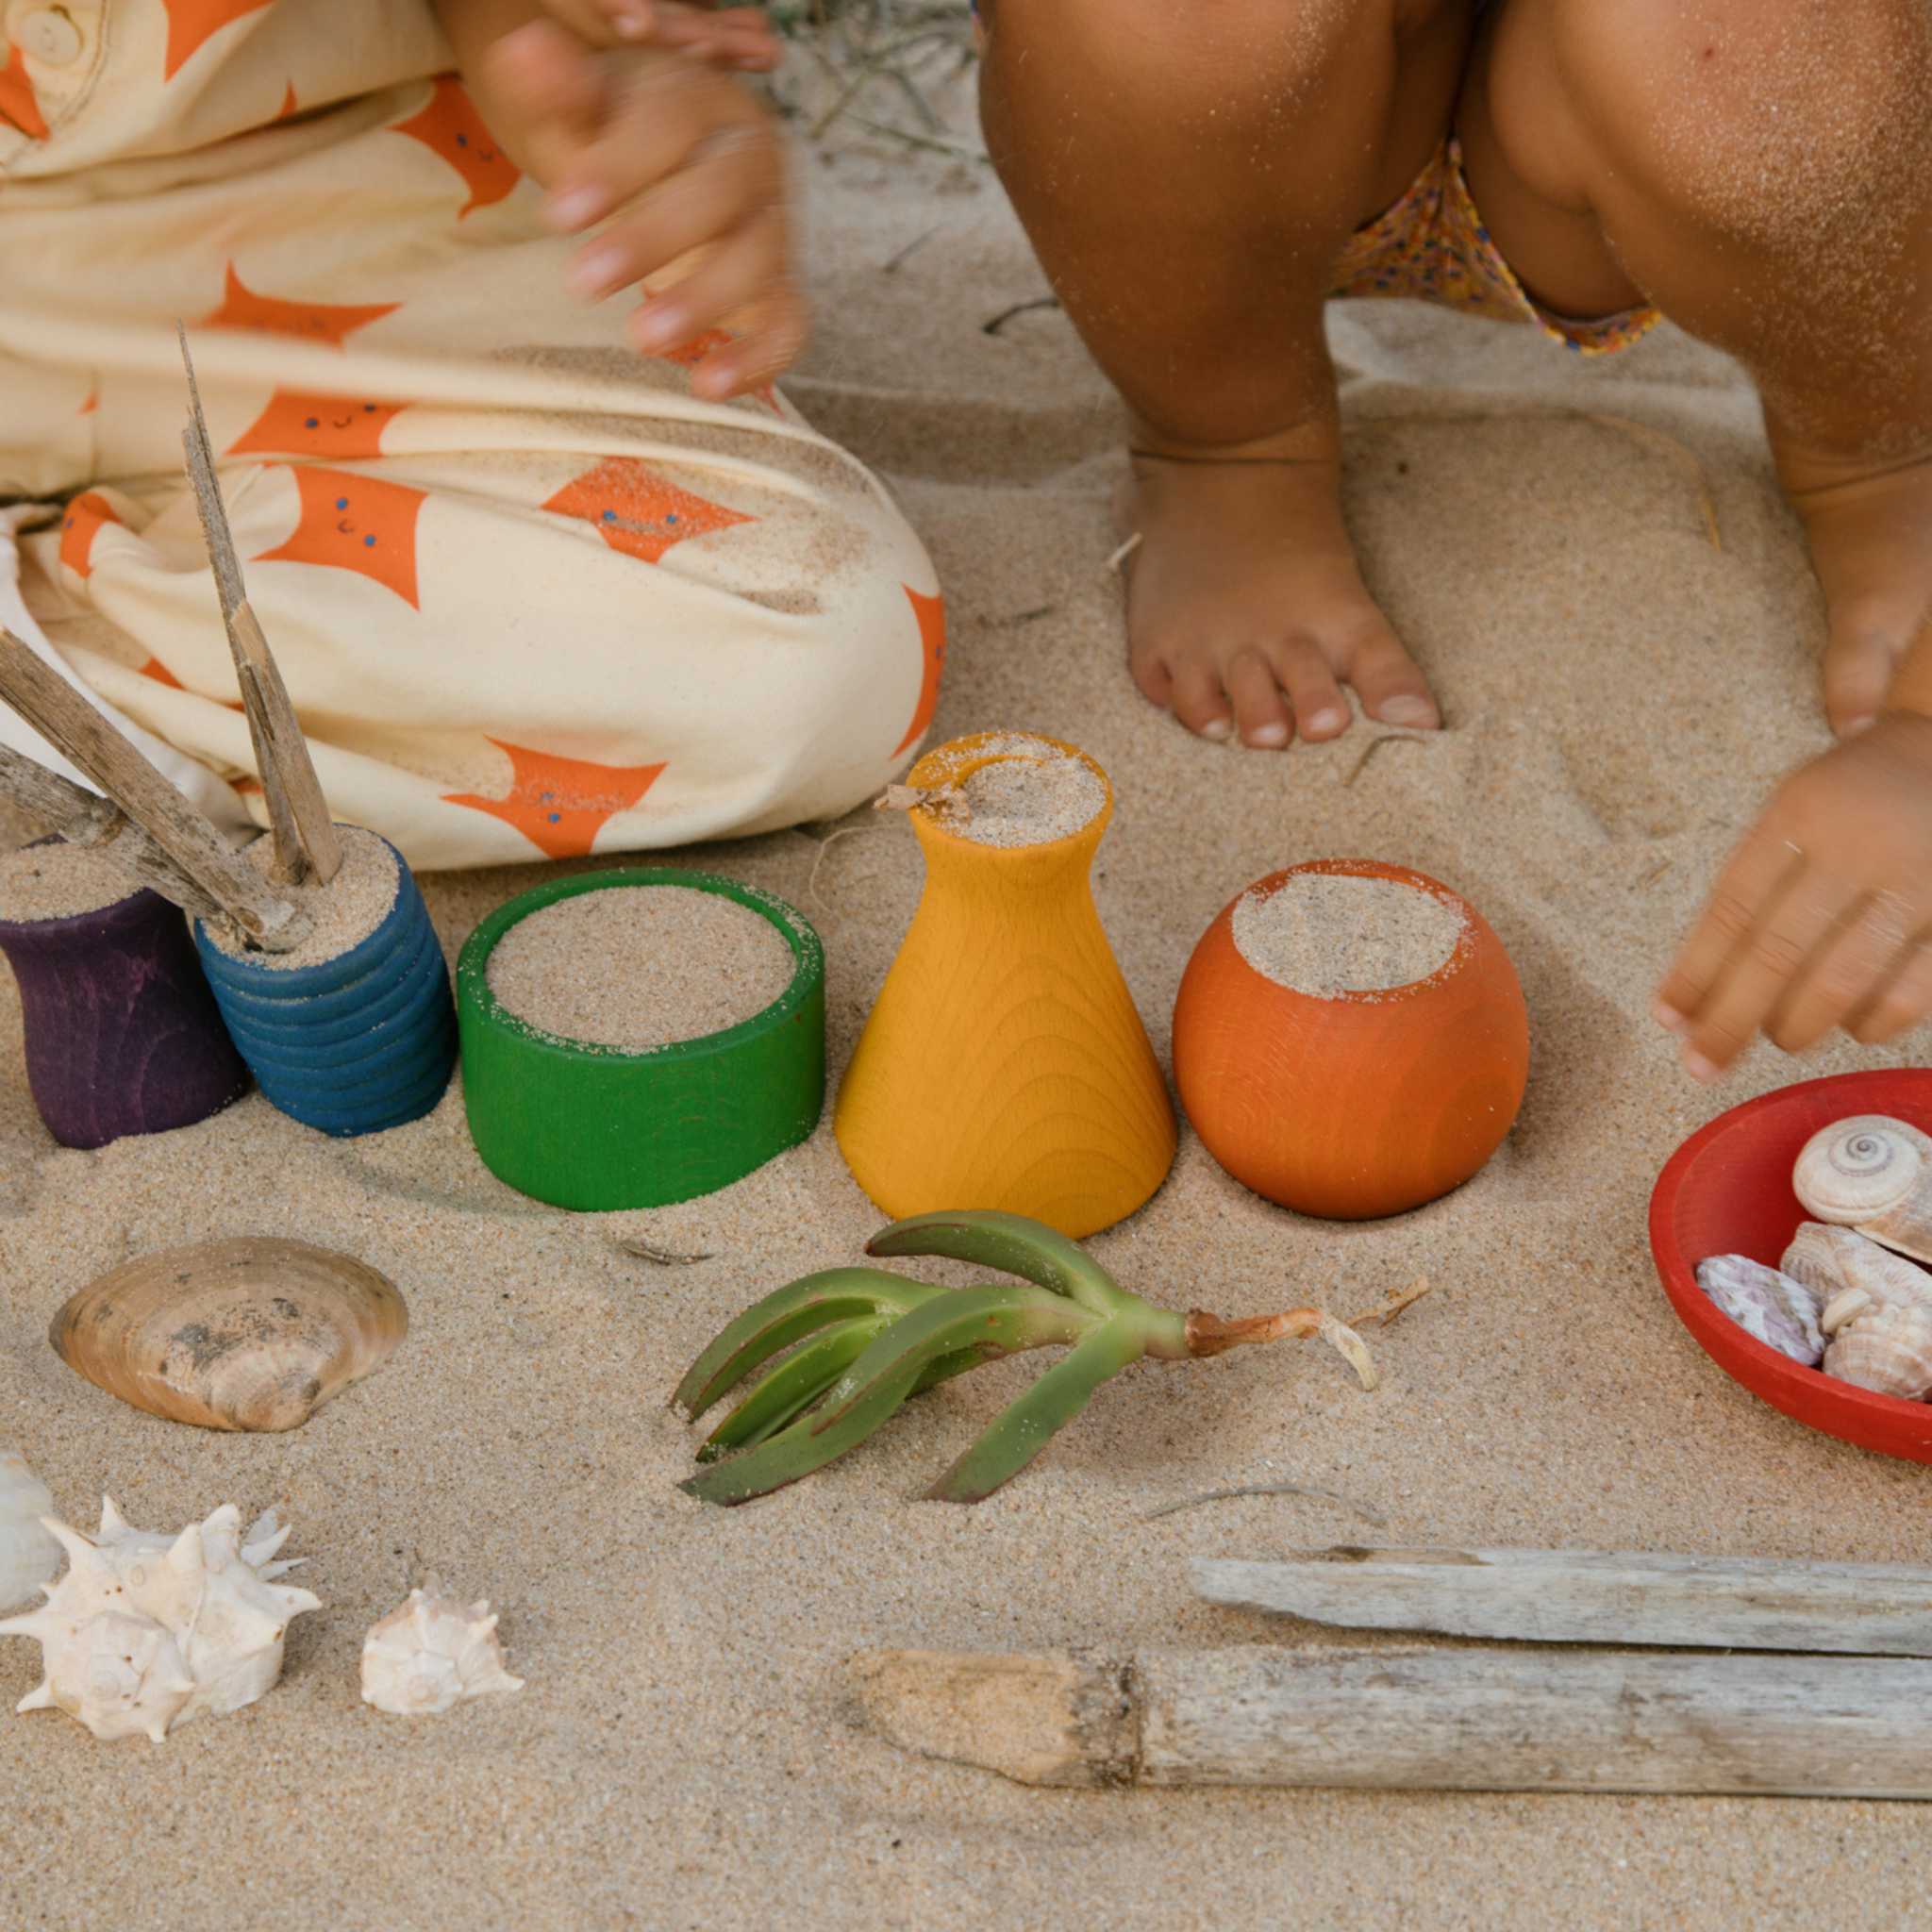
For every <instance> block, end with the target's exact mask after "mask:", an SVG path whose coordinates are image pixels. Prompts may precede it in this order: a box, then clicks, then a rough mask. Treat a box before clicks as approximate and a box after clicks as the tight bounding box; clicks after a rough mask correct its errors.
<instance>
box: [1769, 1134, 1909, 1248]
mask: <svg viewBox="0 0 1932 1932" xmlns="http://www.w3.org/2000/svg"><path fill="white" fill-rule="evenodd" d="M1791 1188H1792V1191H1794V1192H1795V1193H1796V1195H1797V1197H1798V1199H1799V1200H1800V1201H1801V1202H1802V1203H1803V1204H1804V1208H1805V1211H1806V1213H1807V1214H1809V1215H1812V1216H1814V1217H1815V1218H1816V1219H1818V1220H1819V1221H1828V1222H1830V1223H1832V1224H1834V1225H1836V1226H1840V1227H1856V1228H1857V1230H1858V1232H1859V1233H1860V1234H1864V1235H1870V1236H1871V1238H1872V1239H1873V1240H1874V1241H1883V1242H1884V1243H1885V1245H1886V1246H1887V1247H1888V1248H1896V1249H1897V1250H1898V1251H1899V1253H1900V1254H1902V1255H1910V1256H1911V1257H1913V1258H1914V1259H1915V1260H1919V1261H1932V1135H1927V1134H1924V1133H1921V1132H1920V1131H1919V1129H1918V1128H1917V1127H1915V1126H1912V1125H1910V1124H1908V1123H1907V1122H1905V1121H1896V1120H1893V1119H1892V1118H1891V1117H1890V1115H1889V1114H1882V1113H1860V1114H1854V1115H1852V1116H1851V1117H1850V1119H1848V1120H1841V1121H1834V1122H1833V1123H1832V1124H1831V1125H1830V1126H1828V1127H1824V1128H1821V1129H1820V1130H1819V1131H1818V1132H1817V1133H1815V1134H1813V1135H1812V1137H1811V1138H1810V1140H1808V1141H1806V1143H1805V1145H1804V1148H1803V1150H1802V1152H1800V1154H1799V1156H1798V1162H1797V1165H1796V1167H1795V1168H1793V1169H1792V1171H1791Z"/></svg>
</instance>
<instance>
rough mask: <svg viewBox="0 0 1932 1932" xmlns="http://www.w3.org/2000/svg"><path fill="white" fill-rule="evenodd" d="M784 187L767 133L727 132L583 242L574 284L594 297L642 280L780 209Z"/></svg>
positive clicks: (778, 160)
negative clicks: (749, 219)
mask: <svg viewBox="0 0 1932 1932" xmlns="http://www.w3.org/2000/svg"><path fill="white" fill-rule="evenodd" d="M784 182H785V175H784V165H783V161H782V158H781V157H780V155H779V153H778V147H777V143H776V142H775V141H774V140H773V139H772V138H771V137H770V135H769V134H768V133H767V132H766V131H765V130H764V129H762V128H755V127H749V126H747V127H738V128H729V129H726V130H725V131H724V133H722V134H721V135H719V136H717V137H715V138H714V139H712V140H710V141H708V142H704V143H703V144H702V145H701V146H700V148H699V149H698V150H697V153H696V157H695V158H694V159H693V160H692V161H691V165H689V166H688V167H683V168H680V169H679V170H678V171H677V172H676V173H675V175H672V176H671V177H670V179H668V180H666V181H662V182H660V183H659V184H658V186H657V187H655V188H652V189H649V190H648V191H646V192H644V193H643V194H641V195H640V196H639V197H638V198H637V199H636V200H635V201H634V202H632V203H631V204H630V206H629V207H628V208H625V210H624V212H623V213H622V214H621V215H619V216H617V217H616V218H615V219H614V220H612V221H611V222H610V223H609V224H608V225H607V226H606V227H605V228H604V229H603V230H602V231H601V232H600V233H599V234H598V235H597V236H596V237H595V239H594V240H592V241H591V242H588V243H586V245H585V247H584V249H583V250H582V252H581V253H580V254H579V256H578V257H577V260H576V263H575V266H574V267H573V269H572V271H571V286H572V287H573V289H574V290H575V291H576V292H577V293H578V294H579V295H582V296H584V297H585V298H586V299H587V300H595V299H596V298H598V297H600V296H603V295H608V294H610V293H611V292H613V291H615V290H618V289H622V288H627V287H629V285H630V284H631V283H633V282H641V281H642V280H644V278H645V277H646V276H648V275H656V274H657V273H658V270H660V269H664V268H668V267H669V266H670V265H671V264H672V263H673V262H675V261H676V260H678V259H679V258H682V257H684V256H686V255H689V254H690V253H691V251H692V250H693V249H694V248H699V247H702V246H703V245H704V244H705V243H707V242H716V241H718V240H719V239H720V238H721V237H724V236H727V235H729V234H731V233H732V232H733V231H734V230H736V229H739V228H741V227H742V226H744V225H745V224H746V221H747V212H748V211H749V212H750V213H751V214H753V215H756V214H758V213H760V212H763V211H765V210H775V209H776V208H779V207H780V206H781V204H782V201H783V197H784ZM780 240H781V241H782V225H780ZM673 340H677V339H673Z"/></svg>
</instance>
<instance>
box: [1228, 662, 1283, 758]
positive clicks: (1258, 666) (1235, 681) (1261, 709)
mask: <svg viewBox="0 0 1932 1932" xmlns="http://www.w3.org/2000/svg"><path fill="white" fill-rule="evenodd" d="M1227 694H1228V696H1229V697H1230V698H1232V699H1233V700H1234V724H1235V729H1236V730H1237V731H1238V732H1239V733H1240V734H1241V742H1242V743H1243V744H1252V745H1254V746H1256V747H1257V749H1259V750H1263V751H1279V750H1280V749H1281V748H1282V746H1283V745H1285V744H1286V743H1287V742H1288V741H1289V740H1290V739H1291V738H1292V737H1293V736H1294V714H1293V713H1292V712H1291V710H1290V709H1289V707H1288V703H1287V701H1286V700H1285V699H1284V698H1283V697H1282V695H1281V684H1280V681H1279V680H1278V679H1277V678H1276V676H1275V675H1274V665H1273V664H1271V663H1270V662H1269V661H1268V659H1267V658H1266V657H1265V656H1263V655H1262V653H1261V652H1259V651H1257V650H1246V651H1242V652H1241V654H1240V655H1239V656H1237V657H1236V658H1235V659H1234V661H1233V662H1232V663H1230V664H1229V665H1228V667H1227Z"/></svg>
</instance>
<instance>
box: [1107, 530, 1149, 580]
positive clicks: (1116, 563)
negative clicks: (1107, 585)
mask: <svg viewBox="0 0 1932 1932" xmlns="http://www.w3.org/2000/svg"><path fill="white" fill-rule="evenodd" d="M1146 541H1147V538H1146V536H1145V534H1144V533H1143V532H1142V531H1140V530H1136V531H1135V532H1134V534H1133V535H1132V536H1131V537H1129V538H1128V539H1127V541H1125V542H1124V543H1123V544H1122V545H1121V546H1120V548H1119V549H1118V550H1116V551H1115V552H1114V553H1113V555H1112V556H1111V557H1109V558H1108V559H1107V567H1108V570H1110V571H1112V572H1113V574H1114V575H1115V576H1119V575H1120V574H1121V565H1122V564H1124V562H1126V560H1127V558H1130V557H1131V556H1133V554H1134V552H1135V551H1137V550H1138V549H1140V547H1141V544H1143V543H1144V542H1146Z"/></svg>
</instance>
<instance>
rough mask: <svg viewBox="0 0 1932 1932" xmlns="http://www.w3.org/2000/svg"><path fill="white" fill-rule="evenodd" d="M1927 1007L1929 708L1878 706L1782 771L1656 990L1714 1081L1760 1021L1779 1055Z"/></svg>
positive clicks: (1931, 907)
mask: <svg viewBox="0 0 1932 1932" xmlns="http://www.w3.org/2000/svg"><path fill="white" fill-rule="evenodd" d="M1928 1013H1932V717H1925V716H1921V715H1920V714H1919V713H1917V712H1915V711H1897V710H1895V711H1887V712H1885V713H1883V714H1882V715H1881V716H1880V717H1879V718H1878V720H1877V721H1876V722H1875V723H1874V724H1873V725H1872V726H1871V727H1870V728H1869V729H1868V730H1866V731H1863V732H1861V733H1860V734H1859V735H1858V736H1857V737H1856V738H1850V739H1847V740H1845V741H1843V742H1842V743H1840V744H1838V745H1835V746H1834V747H1833V748H1832V749H1831V750H1830V751H1828V752H1826V753H1825V754H1824V757H1823V758H1818V759H1815V760H1814V761H1813V762H1812V763H1810V764H1808V765H1806V766H1803V767H1802V768H1800V769H1799V770H1798V771H1796V772H1794V773H1793V774H1791V775H1790V777H1789V778H1787V779H1786V780H1785V781H1784V783H1783V784H1782V785H1780V786H1779V787H1778V789H1777V791H1776V792H1775V793H1774V796H1773V798H1772V801H1771V804H1770V806H1769V807H1768V808H1766V810H1765V812H1764V815H1763V816H1762V817H1761V818H1760V819H1759V820H1758V822H1757V825H1756V827H1755V828H1754V829H1753V830H1752V832H1751V834H1750V836H1749V837H1748V838H1746V839H1745V841H1744V842H1743V843H1742V845H1740V847H1739V848H1738V851H1737V852H1736V854H1735V855H1734V856H1733V858H1732V859H1731V862H1730V863H1729V865H1727V866H1726V867H1725V868H1724V874H1723V876H1722V877H1721V878H1720V879H1719V880H1718V882H1717V886H1716V889H1715V890H1714V891H1712V893H1711V896H1710V903H1709V905H1708V906H1707V908H1705V913H1704V917H1703V918H1702V919H1701V920H1700V921H1699V923H1698V924H1697V928H1696V930H1695V931H1694V932H1692V934H1691V938H1690V940H1689V941H1687V942H1686V944H1685V946H1684V949H1683V951H1682V952H1681V953H1680V954H1679V955H1678V957H1677V962H1676V964H1675V965H1674V967H1673V968H1672V969H1671V973H1670V975H1669V977H1668V978H1666V979H1665V981H1664V983H1663V986H1662V988H1661V989H1660V990H1659V992H1658V996H1657V1019H1658V1021H1659V1022H1660V1023H1661V1024H1663V1025H1665V1026H1667V1027H1669V1028H1670V1030H1671V1031H1672V1032H1674V1033H1678V1034H1681V1035H1682V1036H1683V1041H1684V1065H1685V1068H1686V1070H1687V1071H1688V1072H1689V1073H1691V1074H1693V1075H1695V1076H1696V1077H1697V1078H1698V1079H1700V1080H1715V1079H1716V1078H1718V1076H1719V1075H1720V1074H1723V1072H1724V1069H1725V1068H1726V1067H1728V1066H1729V1065H1730V1063H1731V1062H1732V1060H1734V1059H1735V1058H1737V1057H1738V1055H1739V1054H1740V1053H1741V1052H1742V1051H1743V1050H1744V1048H1745V1047H1746V1046H1748V1045H1749V1044H1750V1042H1751V1038H1752V1036H1753V1035H1754V1034H1755V1033H1757V1030H1758V1029H1759V1028H1760V1027H1762V1028H1763V1030H1764V1032H1765V1033H1766V1034H1767V1035H1768V1036H1769V1037H1770V1038H1771V1039H1772V1040H1773V1041H1774V1042H1775V1043H1776V1044H1777V1045H1779V1046H1781V1047H1783V1048H1784V1049H1785V1050H1786V1051H1787V1052H1788V1053H1800V1052H1802V1051H1804V1049H1805V1048H1807V1047H1808V1046H1812V1045H1815V1044H1816V1043H1817V1042H1818V1041H1820V1040H1822V1039H1824V1036H1825V1035H1826V1034H1827V1033H1829V1032H1830V1031H1831V1029H1832V1028H1833V1027H1834V1026H1840V1025H1841V1026H1843V1027H1844V1028H1845V1029H1846V1031H1848V1032H1849V1033H1850V1034H1851V1035H1852V1037H1853V1038H1854V1039H1855V1040H1858V1041H1864V1042H1865V1043H1867V1044H1868V1045H1870V1044H1875V1043H1877V1042H1878V1041H1886V1040H1890V1039H1891V1037H1892V1036H1893V1035H1894V1034H1897V1033H1902V1032H1904V1031H1905V1030H1906V1028H1907V1027H1908V1026H1911V1025H1914V1024H1917V1023H1918V1022H1919V1021H1921V1020H1923V1019H1924V1018H1925V1017H1926V1015H1927V1014H1928Z"/></svg>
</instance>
